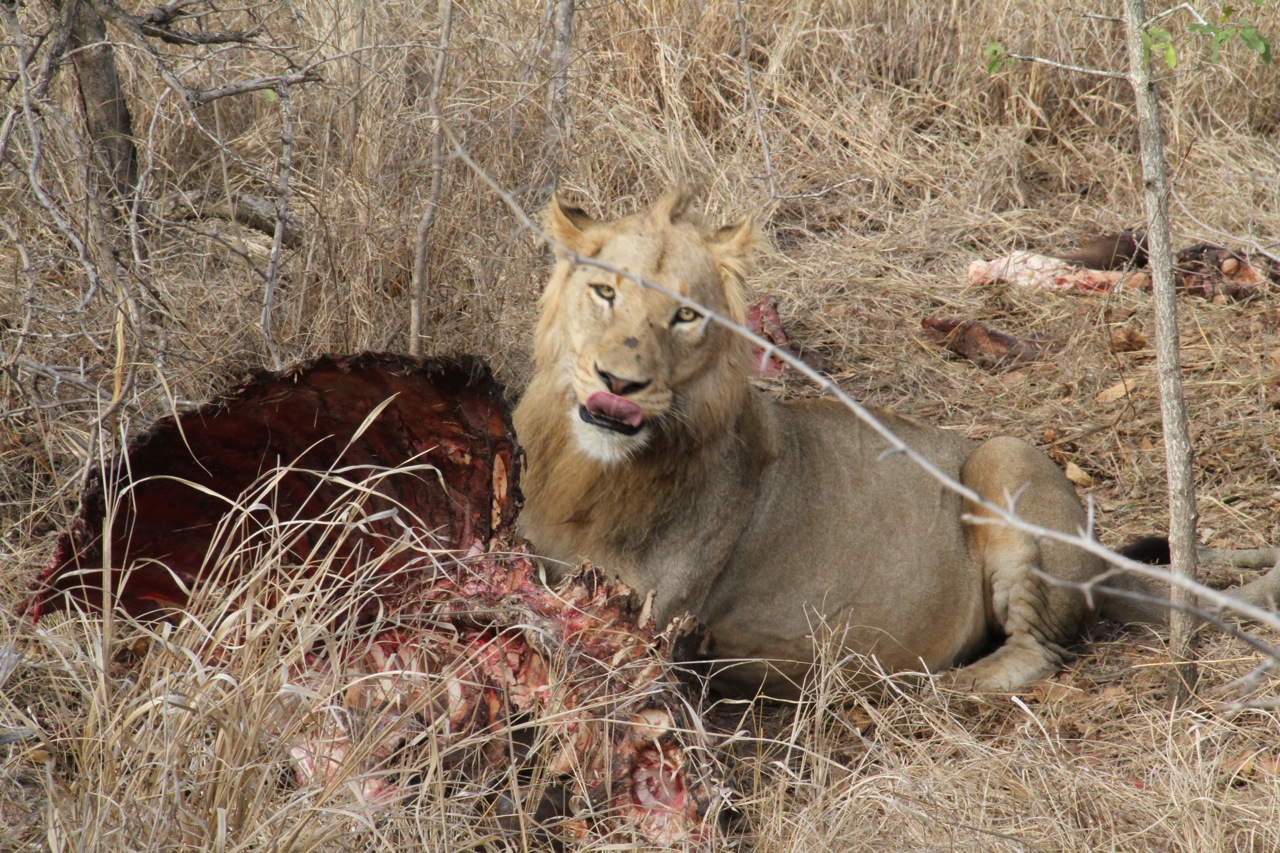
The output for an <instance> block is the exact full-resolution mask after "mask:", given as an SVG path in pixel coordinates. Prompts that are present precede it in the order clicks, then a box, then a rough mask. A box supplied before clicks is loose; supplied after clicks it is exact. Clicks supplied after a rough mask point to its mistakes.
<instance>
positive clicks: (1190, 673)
mask: <svg viewBox="0 0 1280 853" xmlns="http://www.w3.org/2000/svg"><path fill="white" fill-rule="evenodd" d="M1145 20H1146V12H1145V10H1144V9H1143V0H1125V24H1126V32H1127V36H1128V38H1127V43H1128V53H1129V82H1130V84H1131V85H1132V86H1133V93H1134V97H1135V100H1136V102H1137V108H1138V138H1139V143H1140V145H1141V149H1142V177H1143V203H1144V205H1145V207H1146V213H1147V250H1148V258H1149V264H1150V271H1151V281H1152V286H1153V289H1154V291H1155V306H1156V371H1157V373H1158V375H1159V381H1160V413H1161V417H1162V420H1163V422H1164V446H1165V457H1166V471H1167V473H1168V478H1169V487H1168V489H1169V551H1170V563H1171V569H1172V570H1173V572H1174V573H1175V574H1179V575H1182V576H1183V577H1186V578H1189V579H1191V580H1195V576H1196V495H1195V485H1194V482H1193V479H1192V469H1191V464H1192V453H1191V438H1190V436H1189V434H1188V431H1187V405H1186V400H1185V398H1184V397H1183V394H1182V366H1181V363H1180V361H1181V359H1180V356H1179V350H1178V305H1177V297H1176V292H1175V290H1174V282H1173V256H1172V252H1171V251H1170V248H1169V192H1168V182H1167V180H1166V177H1165V167H1164V141H1163V136H1162V133H1161V129H1160V102H1159V98H1158V97H1157V95H1156V89H1155V83H1154V82H1153V81H1152V79H1151V70H1150V67H1149V64H1148V62H1147V60H1146V58H1145V57H1144V54H1143V49H1142V26H1143V22H1144V21H1145ZM1172 600H1173V602H1174V603H1175V604H1188V605H1194V604H1195V598H1194V596H1192V595H1191V593H1190V592H1187V591H1185V590H1182V589H1180V588H1179V587H1176V586H1175V587H1174V588H1173V590H1172ZM1195 623H1196V620H1195V618H1194V617H1193V616H1191V615H1190V614H1189V613H1185V612H1182V611H1180V610H1178V609H1174V610H1173V611H1172V612H1171V613H1170V614H1169V652H1170V654H1171V655H1172V656H1173V659H1174V661H1175V666H1174V669H1173V671H1172V673H1171V674H1170V679H1169V689H1170V693H1171V695H1172V696H1173V697H1174V701H1175V702H1182V701H1184V700H1186V699H1187V698H1188V697H1189V695H1190V693H1191V690H1192V688H1193V687H1194V686H1195V682H1196V677H1197V670H1196V664H1195V662H1194V661H1193V660H1192V655H1191V634H1192V631H1193V630H1194V628H1195Z"/></svg>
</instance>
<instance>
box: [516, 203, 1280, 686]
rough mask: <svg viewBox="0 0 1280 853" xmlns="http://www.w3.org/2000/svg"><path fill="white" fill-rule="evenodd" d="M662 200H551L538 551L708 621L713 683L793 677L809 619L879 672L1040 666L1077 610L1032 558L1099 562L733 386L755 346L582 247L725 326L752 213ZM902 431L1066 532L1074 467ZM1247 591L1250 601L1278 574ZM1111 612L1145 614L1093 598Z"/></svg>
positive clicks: (1077, 520)
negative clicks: (553, 251) (1069, 473)
mask: <svg viewBox="0 0 1280 853" xmlns="http://www.w3.org/2000/svg"><path fill="white" fill-rule="evenodd" d="M686 204H687V197H686V196H685V195H684V194H683V193H671V194H668V195H665V196H663V197H662V199H661V200H659V201H658V202H657V203H656V204H655V205H654V207H653V208H652V209H651V210H649V211H647V212H644V213H640V214H637V215H634V216H628V217H626V218H624V219H621V220H619V221H616V222H609V223H604V222H596V221H595V220H593V219H591V218H590V217H589V216H587V215H586V214H585V213H584V212H583V211H581V210H579V209H576V208H574V207H570V206H567V205H566V204H564V203H563V202H562V201H561V200H560V199H559V198H556V199H554V200H553V201H552V203H551V206H550V209H549V210H548V212H547V214H546V227H547V231H548V233H549V234H550V235H551V236H552V237H553V238H554V239H555V240H556V241H557V242H558V243H559V244H560V246H561V247H563V249H564V250H568V251H563V250H560V249H558V250H557V263H556V266H555V269H554V272H553V273H552V275H551V279H550V281H549V282H548V283H547V287H546V291H545V292H544V293H543V295H542V299H541V312H542V313H541V318H540V320H539V322H538V328H537V336H536V341H535V358H536V371H535V373H534V376H533V379H532V382H531V384H530V385H529V388H528V390H527V391H526V392H525V394H524V397H523V399H521V401H520V404H519V405H518V406H517V408H516V412H515V425H516V432H517V435H518V436H519V438H520V440H521V442H522V443H523V444H524V447H525V449H526V452H527V455H528V468H527V474H526V477H525V480H524V493H525V506H524V509H523V512H522V515H521V516H520V522H521V525H522V528H523V533H524V534H525V535H526V536H527V537H528V538H529V539H530V540H531V541H532V542H533V545H534V547H535V549H536V550H537V552H538V553H539V554H541V555H543V556H545V557H548V558H551V559H553V560H558V561H564V562H566V563H576V562H577V561H579V560H582V559H588V560H591V561H592V562H594V563H596V564H597V565H599V566H601V567H603V568H604V569H605V570H606V571H607V572H610V573H616V574H617V575H618V576H619V577H620V578H621V579H622V581H623V582H624V583H626V584H628V585H630V586H632V587H634V588H636V589H637V590H639V591H641V592H645V591H650V590H651V591H653V592H654V593H655V598H654V605H653V606H654V613H655V616H656V617H657V618H658V620H659V624H661V622H662V620H665V619H666V618H668V617H670V616H673V615H677V614H679V613H681V612H685V611H688V612H691V613H694V614H696V615H697V616H699V617H700V618H701V619H702V620H703V621H704V622H705V623H706V624H707V625H708V626H709V627H710V629H711V635H712V637H713V640H714V644H715V645H714V651H715V653H716V656H717V657H721V658H734V659H742V660H743V661H745V662H744V663H742V664H739V665H735V666H732V667H729V666H726V667H724V668H722V669H721V670H719V671H718V673H717V679H718V681H719V683H720V686H721V687H722V688H724V689H728V690H733V691H753V690H755V689H758V688H759V687H760V686H761V685H762V684H763V685H764V686H765V689H766V690H767V691H768V692H770V693H773V694H775V695H778V694H787V693H794V692H795V690H796V688H797V685H799V684H800V683H801V682H802V681H803V677H804V674H805V672H806V671H807V669H808V668H809V666H810V665H812V663H813V660H814V636H815V633H816V632H818V631H819V630H820V629H821V628H822V626H825V629H826V630H827V631H830V632H831V633H832V635H833V636H834V637H835V638H836V639H838V640H839V641H840V642H841V643H843V645H844V647H845V648H847V649H849V650H851V651H855V652H859V653H862V654H865V655H874V656H875V658H877V659H878V661H879V663H880V665H881V666H883V667H884V668H886V669H888V670H890V671H903V670H918V669H920V667H921V666H922V665H923V666H924V667H925V668H927V669H928V670H930V671H934V672H936V671H939V670H942V669H945V668H947V667H951V666H954V665H963V666H964V668H963V669H961V670H959V671H958V673H957V674H956V676H955V678H956V680H957V681H958V682H959V683H961V684H965V685H969V686H972V687H974V688H976V689H980V690H1000V691H1008V690H1015V689H1018V688H1020V687H1022V686H1024V685H1026V684H1028V683H1029V682H1032V681H1034V680H1036V679H1039V678H1042V677H1045V676H1047V675H1050V674H1052V673H1054V672H1055V671H1056V670H1058V669H1059V668H1060V667H1061V665H1062V663H1063V655H1064V651H1063V646H1064V645H1065V644H1068V643H1071V642H1072V641H1073V640H1074V639H1075V638H1076V636H1077V634H1078V633H1079V631H1080V629H1081V627H1082V626H1083V625H1084V624H1085V623H1086V622H1087V620H1089V619H1091V618H1092V617H1093V616H1094V615H1095V614H1094V613H1092V612H1090V611H1089V608H1088V607H1087V606H1086V602H1085V599H1084V597H1083V596H1082V595H1081V594H1080V593H1079V592H1076V591H1072V590H1068V589H1065V588H1062V587H1058V586H1054V585H1051V584H1049V583H1046V582H1045V581H1044V580H1043V579H1042V578H1040V577H1038V576H1037V575H1036V574H1035V572H1034V571H1033V570H1034V569H1036V568H1041V569H1043V570H1044V571H1045V572H1047V573H1049V574H1050V575H1052V576H1054V577H1057V578H1061V579H1064V580H1067V581H1077V582H1079V581H1086V580H1088V579H1090V578H1092V577H1094V576H1096V575H1098V574H1100V573H1101V572H1102V571H1103V570H1104V569H1105V565H1104V563H1103V562H1102V561H1101V560H1100V559H1098V558H1096V557H1094V556H1092V555H1090V554H1088V553H1086V552H1084V551H1082V550H1080V549H1077V548H1075V547H1073V546H1069V545H1065V544H1062V543H1060V542H1056V541H1052V540H1042V539H1037V538H1036V537H1033V536H1030V535H1028V534H1026V533H1022V532H1019V531H1017V530H1013V529H1010V528H1008V527H1006V526H1000V525H997V524H985V525H982V524H979V525H973V524H966V523H965V522H964V521H963V520H962V518H961V517H962V515H963V514H965V513H972V514H975V515H983V514H984V511H983V510H982V509H981V508H980V507H977V506H967V505H966V502H965V501H964V500H963V499H962V498H961V497H959V496H957V495H956V494H955V493H954V492H952V491H949V490H948V489H946V488H944V487H943V486H942V485H940V484H939V483H938V482H937V481H936V480H935V479H934V478H932V477H931V476H929V475H928V474H927V473H925V472H924V471H923V470H921V468H919V467H918V466H917V465H916V464H914V463H913V462H912V461H910V460H909V459H907V458H905V457H904V456H903V455H902V454H892V453H889V454H886V453H885V451H886V449H887V448H888V446H889V445H888V444H887V443H886V442H885V441H884V440H883V439H882V438H881V437H879V436H878V435H877V434H876V433H875V432H873V431H872V430H871V429H870V428H869V427H868V426H866V425H865V424H864V423H863V422H862V421H861V420H859V419H858V418H857V417H856V416H855V415H854V414H853V413H851V412H850V411H849V410H848V409H846V408H845V407H844V406H842V405H840V404H839V403H838V402H836V401H833V400H797V401H785V402H784V401H778V400H774V399H772V398H770V397H767V396H765V395H764V394H762V393H759V392H758V391H756V390H755V389H754V388H752V387H751V385H750V383H749V378H748V376H749V370H748V368H749V357H750V352H749V347H748V345H747V343H746V341H745V340H743V339H742V338H741V337H739V336H737V335H735V334H733V333H732V332H730V331H729V330H727V329H725V328H724V327H722V326H720V325H719V324H716V323H712V322H709V321H707V320H705V318H704V317H703V315H702V314H701V313H699V311H697V310H696V309H694V308H691V307H688V306H684V305H681V304H680V303H678V302H676V301H675V300H673V299H672V298H670V297H669V296H667V295H664V294H662V293H660V292H658V291H655V290H653V289H650V288H646V287H644V286H642V285H640V284H638V283H637V282H635V281H633V280H632V279H630V278H628V277H626V276H623V275H618V274H616V273H613V272H610V271H606V270H605V269H603V268H601V267H598V266H594V265H589V264H583V263H575V256H580V257H583V258H590V259H593V260H594V261H596V262H598V263H600V264H602V265H605V266H608V267H611V268H613V269H617V270H622V271H626V272H628V273H630V274H632V275H635V276H640V277H642V278H644V279H645V280H647V281H651V282H654V283H656V284H659V285H661V286H662V287H664V288H666V289H668V290H669V291H673V292H675V293H679V294H680V295H682V296H685V297H687V298H688V299H690V300H692V301H694V302H696V303H698V304H699V305H701V306H705V307H706V308H708V309H710V310H712V311H715V312H716V313H718V314H720V315H723V316H726V317H729V318H731V319H733V320H734V321H736V322H738V323H741V322H742V321H743V315H744V297H743V292H742V284H743V278H744V276H745V275H746V272H747V270H748V268H749V266H750V265H751V261H752V256H753V255H754V253H755V251H756V249H757V247H758V245H759V243H760V242H761V238H760V236H759V232H758V231H757V229H756V226H755V225H754V224H753V223H752V222H751V221H749V220H748V221H744V222H742V223H740V224H737V225H732V226H729V227H725V228H720V229H718V230H716V229H707V228H705V227H703V226H702V224H701V223H700V222H699V221H698V220H697V219H696V218H694V217H692V216H690V215H689V214H687V213H686V210H685V208H686ZM877 417H878V418H879V419H880V420H881V422H882V423H884V424H885V425H887V426H888V427H889V428H890V429H892V430H893V432H894V433H895V434H896V435H898V436H899V437H900V438H901V439H903V440H904V441H905V442H906V443H907V444H908V445H909V446H910V447H912V448H914V449H915V450H916V451H918V452H919V453H920V454H922V455H923V456H925V457H926V458H928V459H929V460H930V461H931V462H932V463H933V464H934V465H936V466H937V467H939V468H940V469H941V470H943V471H944V472H946V473H947V474H949V475H950V476H951V477H953V478H955V479H958V480H959V481H960V482H962V483H964V484H965V485H966V486H968V487H969V488H970V489H972V490H974V491H975V492H977V493H978V494H980V495H982V496H983V497H984V498H985V499H986V500H987V501H989V502H991V503H994V504H997V505H1002V506H1007V505H1008V502H1009V500H1010V496H1011V495H1016V496H1017V498H1016V510H1017V512H1018V514H1019V515H1020V516H1021V517H1022V518H1023V519H1025V520H1027V521H1029V522H1031V523H1033V524H1036V525H1040V526H1042V527H1045V528H1051V529H1054V530H1059V531H1063V532H1067V533H1072V534H1074V533H1077V532H1079V531H1081V530H1083V529H1084V528H1085V526H1086V517H1085V513H1084V511H1083V510H1082V508H1081V506H1080V502H1079V501H1078V500H1077V498H1076V495H1075V492H1074V491H1073V489H1072V486H1071V484H1070V483H1069V482H1068V481H1067V479H1066V477H1064V476H1063V474H1062V473H1061V471H1059V470H1058V468H1057V466H1055V465H1054V464H1053V463H1052V462H1051V461H1050V460H1049V459H1048V458H1047V457H1046V456H1045V455H1044V454H1042V453H1040V452H1039V451H1038V450H1036V449H1034V448H1032V447H1031V446H1030V445H1028V444H1025V443H1024V442H1022V441H1019V440H1018V439H1015V438H1009V437H1001V438H993V439H991V440H989V441H986V442H983V443H981V444H978V443H975V442H973V441H970V440H968V439H966V438H963V437H961V436H959V435H956V434H955V433H952V432H947V431H945V430H942V429H938V428H936V427H932V426H925V425H921V424H916V423H913V422H911V421H908V420H905V419H903V418H899V417H895V416H893V415H891V414H888V413H884V412H880V413H878V414H877ZM1272 575H1273V576H1274V577H1272V578H1270V580H1267V579H1264V580H1263V581H1258V582H1255V584H1253V585H1251V586H1250V587H1246V588H1244V589H1243V590H1242V592H1241V593H1240V595H1241V597H1242V598H1245V599H1246V600H1248V601H1250V602H1252V603H1256V604H1265V603H1267V602H1269V601H1271V600H1273V599H1274V597H1275V593H1276V591H1277V589H1278V588H1280V572H1272ZM1104 606H1105V607H1106V608H1107V610H1106V611H1105V612H1106V614H1107V615H1112V616H1115V617H1117V618H1119V619H1122V620H1125V621H1132V620H1133V619H1134V618H1135V617H1138V618H1140V619H1142V620H1144V621H1147V620H1150V619H1152V618H1158V617H1159V612H1160V608H1158V607H1155V606H1152V605H1148V606H1146V608H1145V610H1139V609H1137V608H1136V606H1135V605H1133V604H1132V603H1126V602H1114V601H1113V602H1110V603H1107V604H1105V605H1104Z"/></svg>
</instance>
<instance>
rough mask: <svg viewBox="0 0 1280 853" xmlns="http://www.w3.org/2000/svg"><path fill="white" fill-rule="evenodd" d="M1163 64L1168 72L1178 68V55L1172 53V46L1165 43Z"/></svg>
mask: <svg viewBox="0 0 1280 853" xmlns="http://www.w3.org/2000/svg"><path fill="white" fill-rule="evenodd" d="M1164 64H1165V65H1167V66H1169V68H1170V70H1172V69H1174V68H1177V67H1178V55H1177V54H1176V53H1174V52H1173V45H1171V44H1169V43H1167V42H1166V43H1165V45H1164Z"/></svg>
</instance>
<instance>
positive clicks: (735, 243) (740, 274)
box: [707, 217, 767, 323]
mask: <svg viewBox="0 0 1280 853" xmlns="http://www.w3.org/2000/svg"><path fill="white" fill-rule="evenodd" d="M766 242H767V241H766V240H765V237H764V235H763V234H762V233H761V232H760V228H759V227H758V226H757V225H756V223H755V221H754V220H753V219H751V218H750V217H747V218H746V219H743V220H742V221H741V222H738V223H737V224H735V225H726V226H724V227H723V228H719V229H716V230H715V231H714V232H712V233H711V235H710V236H708V237H707V248H708V249H709V250H710V251H711V255H712V257H714V258H715V260H716V266H717V267H718V268H719V270H720V277H721V280H722V281H723V282H724V291H725V293H724V295H725V302H726V303H727V304H728V306H729V316H730V318H731V319H733V320H734V321H735V322H737V323H742V322H744V321H745V319H746V297H745V295H744V293H743V284H744V282H745V281H746V278H747V275H748V273H750V272H751V268H752V267H753V266H754V265H755V260H756V255H757V254H759V253H760V251H761V250H762V249H763V248H764V247H765V245H766Z"/></svg>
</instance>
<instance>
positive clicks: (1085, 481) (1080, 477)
mask: <svg viewBox="0 0 1280 853" xmlns="http://www.w3.org/2000/svg"><path fill="white" fill-rule="evenodd" d="M1067 479H1068V480H1070V481H1071V482H1073V483H1075V484H1076V485H1077V486H1092V485H1093V477H1091V476H1090V475H1089V472H1087V471H1085V470H1084V469H1083V468H1081V467H1080V466H1079V465H1077V464H1076V463H1074V462H1068V463H1067Z"/></svg>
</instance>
